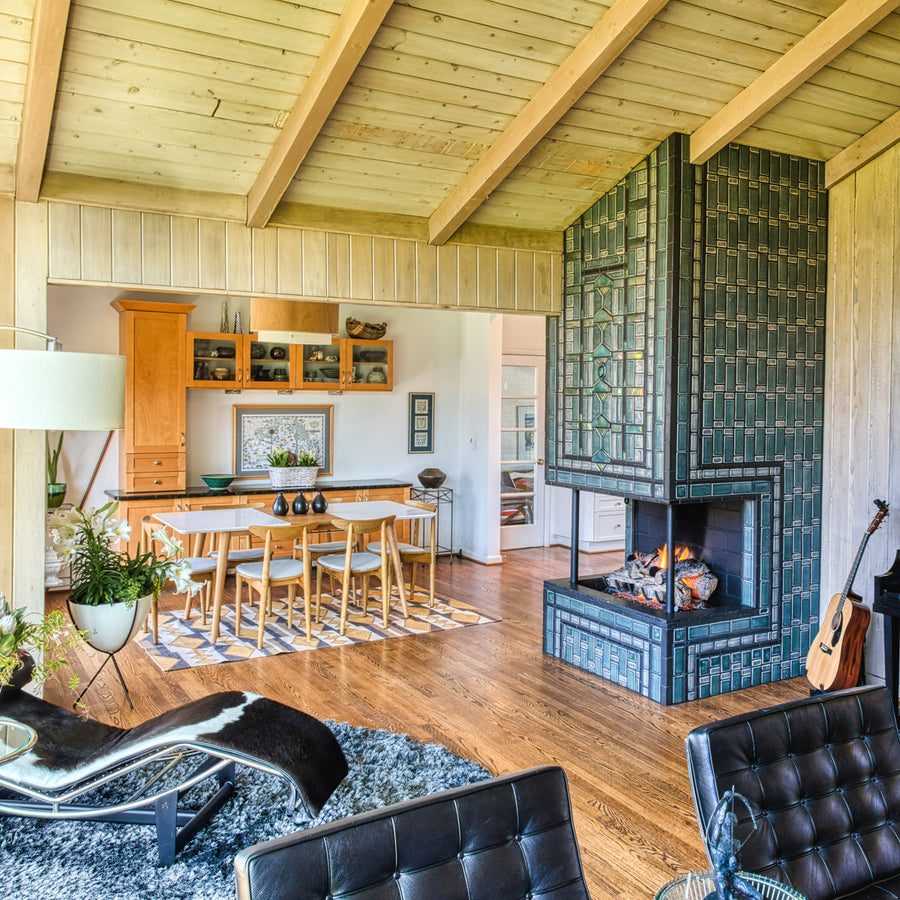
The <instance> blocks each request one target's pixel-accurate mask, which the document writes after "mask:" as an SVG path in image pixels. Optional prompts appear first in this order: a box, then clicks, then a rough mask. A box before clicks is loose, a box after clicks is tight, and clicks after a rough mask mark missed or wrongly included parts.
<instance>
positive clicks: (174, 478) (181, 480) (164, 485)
mask: <svg viewBox="0 0 900 900" xmlns="http://www.w3.org/2000/svg"><path fill="white" fill-rule="evenodd" d="M185 481H186V479H185V473H184V472H148V473H147V474H142V473H135V472H129V473H128V474H127V475H126V476H125V490H126V491H128V492H129V493H141V492H144V493H153V492H155V491H183V490H184V489H185Z"/></svg>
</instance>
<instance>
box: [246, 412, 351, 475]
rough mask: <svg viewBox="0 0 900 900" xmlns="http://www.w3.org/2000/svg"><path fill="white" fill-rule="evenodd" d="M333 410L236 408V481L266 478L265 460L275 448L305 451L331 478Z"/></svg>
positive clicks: (266, 466) (320, 470)
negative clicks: (311, 454)
mask: <svg viewBox="0 0 900 900" xmlns="http://www.w3.org/2000/svg"><path fill="white" fill-rule="evenodd" d="M333 431H334V407H333V406H235V407H234V468H233V469H232V471H233V472H234V473H235V475H237V476H238V478H256V477H259V476H263V475H267V474H268V472H269V464H268V463H267V462H266V457H267V456H268V455H269V454H270V453H271V452H272V451H273V450H276V449H278V448H283V449H285V450H293V451H294V452H295V453H296V452H297V451H299V450H308V451H309V452H311V453H314V454H315V455H316V456H317V457H318V458H319V459H320V460H321V461H322V465H321V466H319V474H320V475H330V474H331V464H332V452H333V447H332V436H333Z"/></svg>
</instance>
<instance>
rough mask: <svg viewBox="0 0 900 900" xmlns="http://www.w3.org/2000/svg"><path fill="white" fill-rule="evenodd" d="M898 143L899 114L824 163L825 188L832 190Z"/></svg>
mask: <svg viewBox="0 0 900 900" xmlns="http://www.w3.org/2000/svg"><path fill="white" fill-rule="evenodd" d="M897 143H900V112H896V113H894V115H892V116H890V118H888V119H885V120H884V121H883V122H882V123H881V124H879V125H876V126H875V127H874V128H873V129H872V130H871V131H869V132H866V134H864V135H863V136H862V137H861V138H860V139H859V140H857V141H854V142H853V143H852V144H851V145H850V146H849V147H847V148H845V149H844V150H841V152H840V153H836V154H835V155H834V156H832V157H831V159H829V160H828V161H827V162H826V163H825V187H826V188H832V187H834V186H835V185H836V184H837V183H838V182H839V181H843V180H844V179H845V178H846V177H847V176H848V175H852V174H853V173H854V172H855V171H857V169H861V168H862V167H863V166H864V165H865V164H866V163H869V162H871V161H872V160H873V159H875V157H876V156H880V155H881V154H882V153H884V151H885V150H889V149H890V148H891V147H893V146H894V144H897Z"/></svg>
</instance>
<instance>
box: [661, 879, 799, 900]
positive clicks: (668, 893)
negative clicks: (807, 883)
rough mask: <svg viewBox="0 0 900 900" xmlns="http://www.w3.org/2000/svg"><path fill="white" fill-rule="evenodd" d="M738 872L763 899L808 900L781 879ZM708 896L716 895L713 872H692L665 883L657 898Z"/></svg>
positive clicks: (673, 899)
mask: <svg viewBox="0 0 900 900" xmlns="http://www.w3.org/2000/svg"><path fill="white" fill-rule="evenodd" d="M738 874H740V876H741V877H742V878H743V879H744V880H745V881H747V883H748V884H750V885H752V886H753V887H755V888H756V890H758V891H759V893H760V896H761V897H762V898H763V900H806V898H805V897H804V896H803V894H798V893H797V892H796V891H795V890H794V889H793V888H789V887H788V886H787V885H786V884H782V883H781V882H780V881H773V880H772V879H771V878H766V877H764V876H763V875H754V874H753V873H752V872H740V873H738ZM707 897H712V898H713V900H715V897H716V883H715V881H713V877H712V873H711V872H691V873H690V874H688V875H681V876H680V877H679V878H675V879H674V880H673V881H670V882H669V883H668V884H666V885H664V886H663V888H662V889H661V890H660V892H659V893H658V894H657V895H656V900H706V898H707Z"/></svg>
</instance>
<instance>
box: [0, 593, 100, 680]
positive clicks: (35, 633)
mask: <svg viewBox="0 0 900 900" xmlns="http://www.w3.org/2000/svg"><path fill="white" fill-rule="evenodd" d="M82 641H83V632H80V631H75V630H74V629H73V628H70V627H69V624H68V623H67V622H66V620H65V618H63V614H62V613H61V612H60V611H59V610H58V609H57V610H54V611H53V612H51V613H49V614H48V615H46V616H42V615H40V613H34V614H33V615H32V616H31V617H29V616H28V614H27V611H26V609H25V607H24V606H22V607H20V608H19V609H12V607H10V605H9V602H8V601H7V599H6V598H5V597H4V596H3V594H2V593H0V685H4V684H9V681H10V679H11V678H12V676H13V673H14V672H15V671H16V669H18V668H19V666H20V665H22V654H23V653H32V652H33V653H34V654H36V656H37V658H36V659H35V660H34V671H33V672H32V675H31V679H32V680H33V681H38V682H43V681H47V680H48V679H50V678H54V677H55V676H56V674H57V673H58V672H59V670H60V669H61V668H63V667H64V666H67V665H69V661H68V660H67V659H66V651H67V650H68V649H69V648H70V647H75V646H77V645H78V644H80V643H82ZM77 683H78V675H77V674H73V675H72V677H71V678H70V679H69V686H70V687H75V685H76V684H77Z"/></svg>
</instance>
